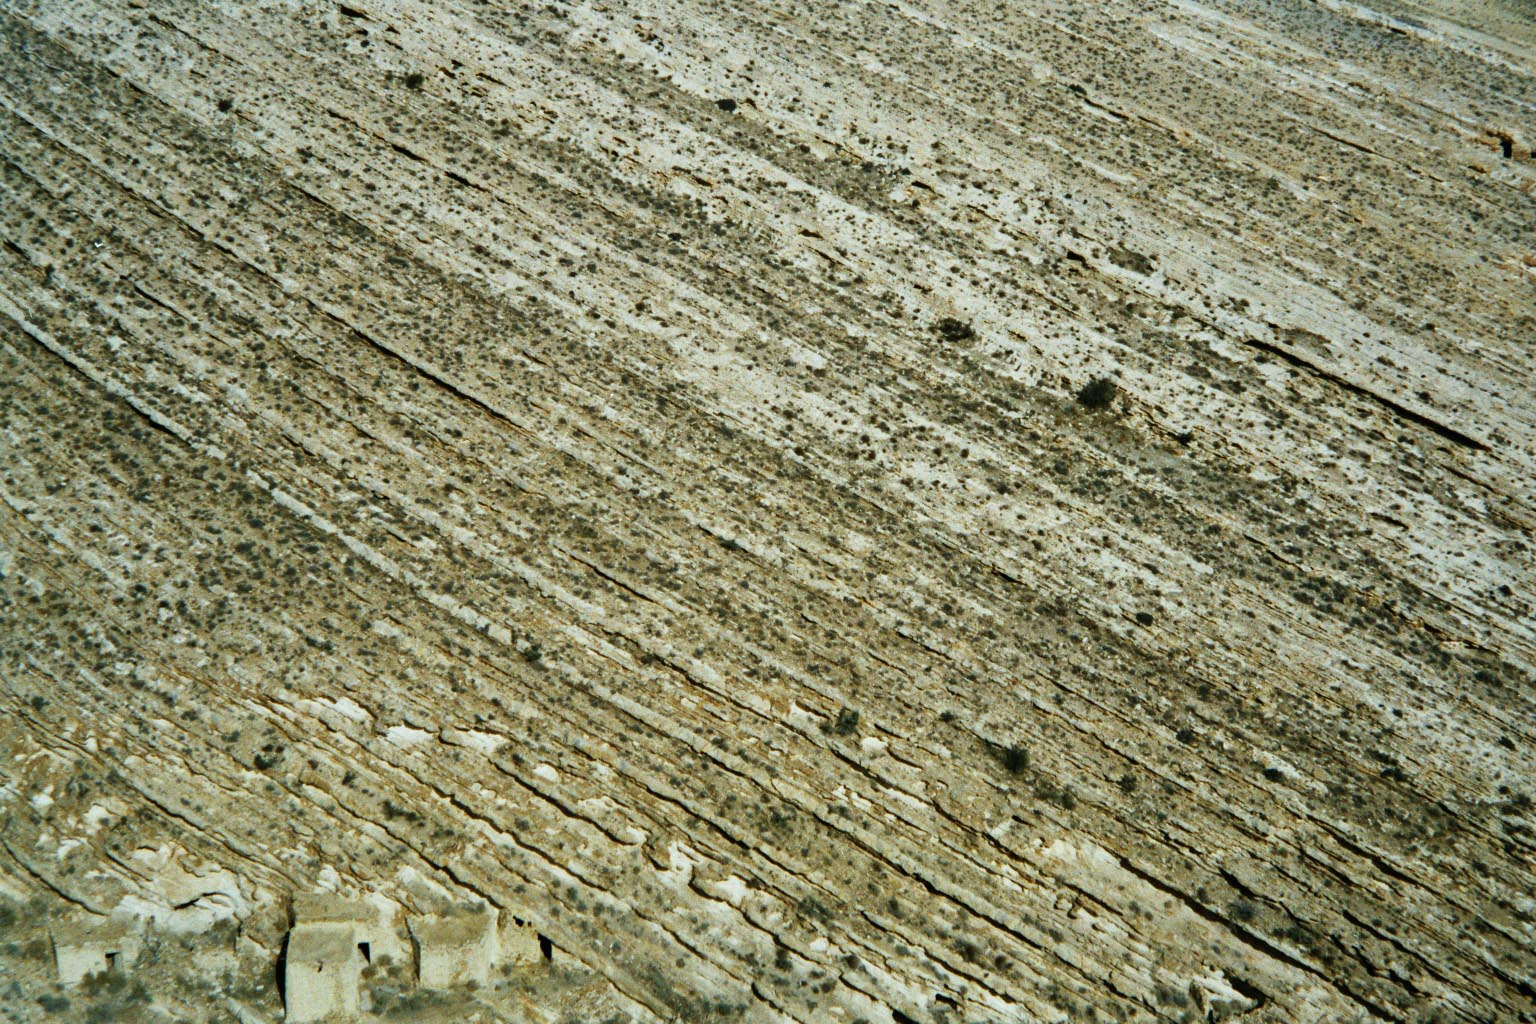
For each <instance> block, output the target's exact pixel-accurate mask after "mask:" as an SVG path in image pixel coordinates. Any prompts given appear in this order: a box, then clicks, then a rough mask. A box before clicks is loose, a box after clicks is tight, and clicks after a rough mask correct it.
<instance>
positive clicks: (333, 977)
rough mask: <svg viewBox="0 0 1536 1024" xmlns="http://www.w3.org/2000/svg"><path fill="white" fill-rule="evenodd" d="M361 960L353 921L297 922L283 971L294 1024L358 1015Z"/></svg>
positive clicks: (289, 939) (361, 971) (292, 932)
mask: <svg viewBox="0 0 1536 1024" xmlns="http://www.w3.org/2000/svg"><path fill="white" fill-rule="evenodd" d="M363 964H364V959H363V953H362V950H361V949H359V948H358V944H357V933H356V932H355V931H354V930H353V927H352V925H351V924H350V923H331V922H308V923H303V924H295V925H294V927H293V930H292V931H290V932H289V933H288V957H287V963H286V965H285V967H284V971H283V979H284V1001H285V1002H286V1004H287V1011H288V1014H287V1019H288V1021H289V1022H290V1024H304V1022H306V1021H319V1020H325V1019H327V1018H335V1017H339V1016H354V1015H356V1014H357V1013H358V1011H359V1009H360V1003H361V1000H360V996H359V991H358V990H359V988H360V986H361V985H362V975H363Z"/></svg>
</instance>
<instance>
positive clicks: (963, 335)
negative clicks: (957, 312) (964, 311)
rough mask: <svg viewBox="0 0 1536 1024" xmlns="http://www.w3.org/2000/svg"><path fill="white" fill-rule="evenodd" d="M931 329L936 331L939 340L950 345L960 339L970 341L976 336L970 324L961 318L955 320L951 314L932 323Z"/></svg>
mask: <svg viewBox="0 0 1536 1024" xmlns="http://www.w3.org/2000/svg"><path fill="white" fill-rule="evenodd" d="M933 329H934V330H935V331H936V332H938V335H939V339H940V340H941V341H944V342H947V343H949V344H951V345H953V344H955V343H957V342H961V341H970V340H971V339H973V338H975V337H976V332H975V330H973V329H972V327H971V325H970V324H968V323H966V322H965V321H963V320H956V319H955V318H954V317H952V316H947V317H945V318H944V319H942V320H940V321H939V322H938V323H936V324H934V325H933Z"/></svg>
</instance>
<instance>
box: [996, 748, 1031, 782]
mask: <svg viewBox="0 0 1536 1024" xmlns="http://www.w3.org/2000/svg"><path fill="white" fill-rule="evenodd" d="M996 753H997V759H998V760H999V761H1001V762H1002V764H1003V767H1004V768H1006V769H1008V771H1009V772H1011V773H1012V774H1014V775H1022V774H1023V773H1024V772H1026V771H1028V770H1029V748H1028V747H1026V746H1024V745H1023V744H1022V743H1010V744H1009V745H1008V746H1006V747H1003V746H1000V747H998V748H996Z"/></svg>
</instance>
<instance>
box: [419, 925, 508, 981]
mask: <svg viewBox="0 0 1536 1024" xmlns="http://www.w3.org/2000/svg"><path fill="white" fill-rule="evenodd" d="M497 916H498V915H497V913H496V910H495V908H493V907H484V906H481V907H475V908H470V909H459V910H454V911H450V912H449V913H447V914H442V915H437V916H433V917H421V918H413V919H412V920H411V936H412V938H414V939H415V940H416V971H417V981H418V983H419V984H420V985H421V987H422V988H439V989H440V988H453V987H455V986H458V985H467V984H469V983H471V982H474V983H475V984H479V985H484V984H485V983H486V982H487V981H489V980H490V976H491V965H492V964H493V963H495V961H496V950H497V942H496V934H497V929H496V922H497Z"/></svg>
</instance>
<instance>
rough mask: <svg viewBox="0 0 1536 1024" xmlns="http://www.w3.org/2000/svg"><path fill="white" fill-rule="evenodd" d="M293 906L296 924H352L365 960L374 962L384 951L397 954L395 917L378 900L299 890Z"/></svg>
mask: <svg viewBox="0 0 1536 1024" xmlns="http://www.w3.org/2000/svg"><path fill="white" fill-rule="evenodd" d="M290 909H291V910H292V912H293V924H294V926H295V927H297V926H299V925H302V924H335V925H348V926H350V927H351V928H352V932H353V938H354V939H355V941H356V942H357V948H358V951H359V952H360V953H361V954H362V957H363V962H364V963H371V962H372V961H373V959H374V958H375V957H377V956H379V955H380V954H381V953H383V954H389V955H396V954H398V953H399V952H400V951H401V950H400V949H399V945H400V943H399V940H397V939H396V938H395V935H394V927H393V921H391V920H389V919H387V917H386V916H385V914H384V912H383V911H382V910H381V909H380V908H379V906H378V905H377V904H374V903H372V902H370V901H368V900H363V899H351V898H348V897H346V896H338V895H336V894H335V893H330V892H301V893H295V894H294V896H293V902H292V904H291V907H290Z"/></svg>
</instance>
